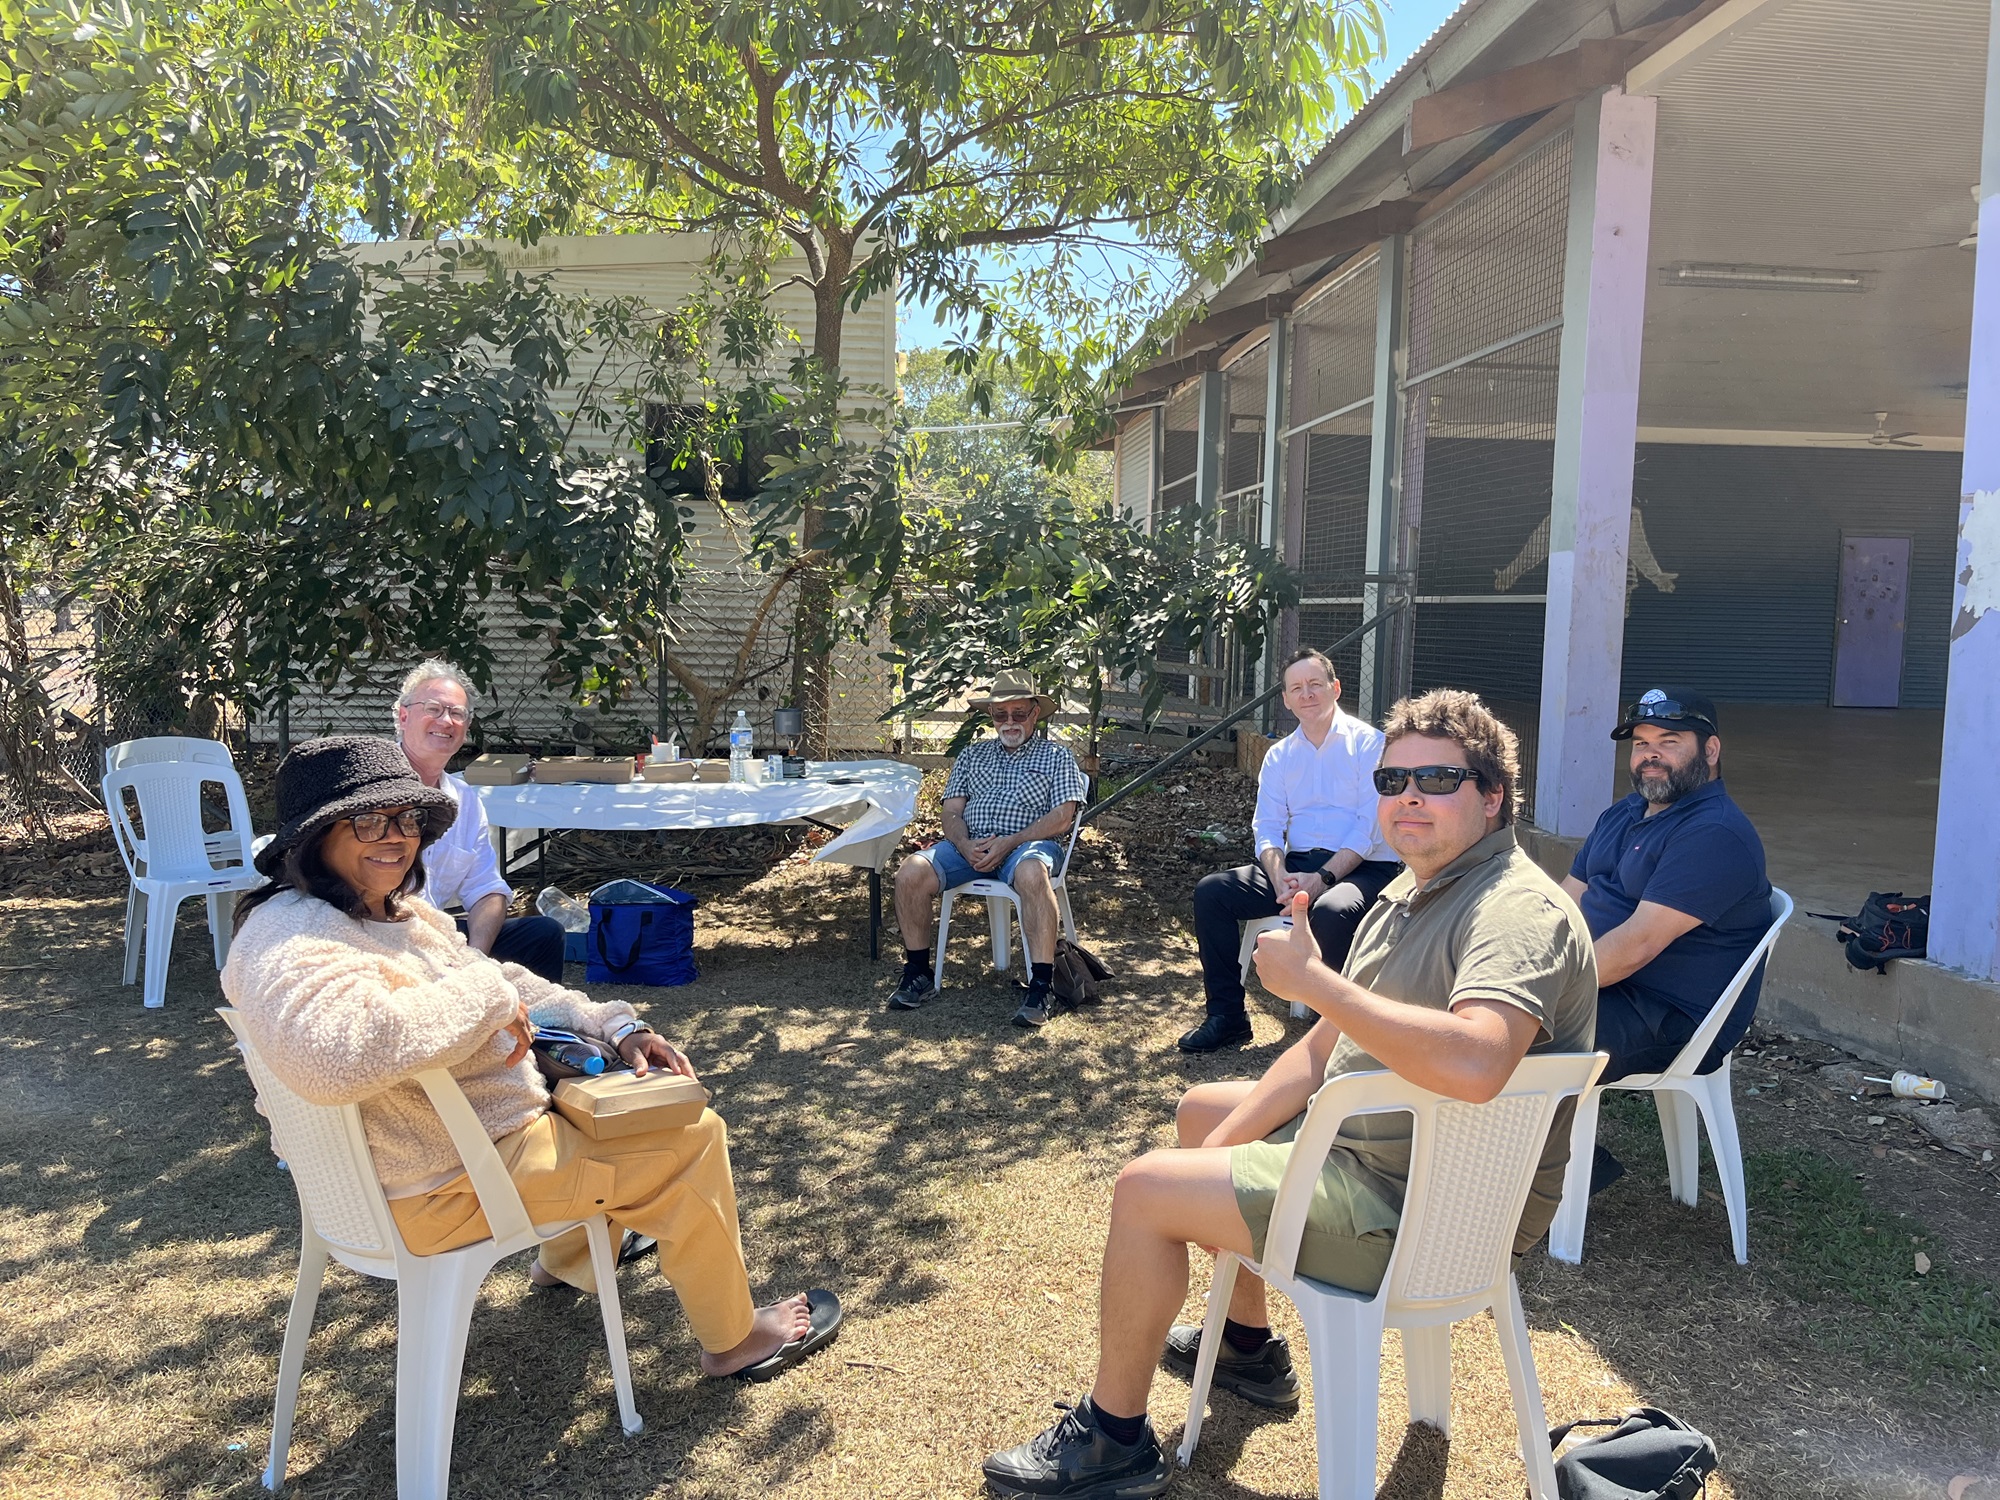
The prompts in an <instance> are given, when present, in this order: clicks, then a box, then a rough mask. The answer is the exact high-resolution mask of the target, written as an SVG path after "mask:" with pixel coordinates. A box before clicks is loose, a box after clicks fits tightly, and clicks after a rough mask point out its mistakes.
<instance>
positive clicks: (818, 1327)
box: [734, 1286, 846, 1382]
mask: <svg viewBox="0 0 2000 1500" xmlns="http://www.w3.org/2000/svg"><path fill="white" fill-rule="evenodd" d="M806 1305H807V1307H808V1308H810V1310H811V1311H810V1317H811V1320H812V1321H811V1325H810V1326H809V1327H808V1328H807V1329H806V1331H805V1334H804V1336H803V1337H800V1338H795V1339H793V1340H792V1341H791V1342H790V1343H789V1344H787V1345H785V1346H784V1348H782V1349H780V1350H779V1351H778V1352H777V1353H776V1354H773V1355H771V1356H770V1357H769V1358H768V1359H760V1360H758V1361H757V1363H756V1364H754V1365H745V1366H744V1367H743V1368H742V1369H740V1370H737V1371H735V1372H734V1374H735V1378H736V1379H738V1380H750V1381H758V1382H762V1381H766V1380H775V1379H777V1378H778V1377H779V1376H780V1375H782V1374H784V1373H785V1371H787V1370H789V1369H790V1368H791V1367H792V1366H793V1365H795V1364H797V1363H798V1362H799V1361H800V1360H802V1359H804V1358H805V1357H806V1356H807V1355H808V1354H812V1353H814V1352H815V1351H817V1350H820V1349H824V1348H825V1347H826V1346H827V1345H828V1344H830V1343H832V1342H833V1341H834V1340H835V1339H836V1338H838V1337H839V1336H840V1323H841V1319H842V1318H844V1317H845V1316H846V1314H845V1312H843V1311H842V1309H841V1306H840V1299H839V1298H838V1297H836V1296H834V1295H833V1293H832V1292H829V1291H827V1290H826V1289H825V1288H824V1287H817V1286H816V1287H814V1288H813V1289H812V1290H811V1291H809V1292H807V1293H806Z"/></svg>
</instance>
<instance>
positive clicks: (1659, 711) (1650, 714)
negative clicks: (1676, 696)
mask: <svg viewBox="0 0 2000 1500" xmlns="http://www.w3.org/2000/svg"><path fill="white" fill-rule="evenodd" d="M1658 719H1684V720H1685V719H1691V720H1693V721H1694V722H1695V723H1697V724H1706V725H1707V726H1708V727H1709V730H1710V732H1711V733H1713V732H1715V720H1713V719H1711V718H1710V717H1709V716H1708V715H1707V714H1705V713H1703V712H1702V711H1701V710H1700V709H1698V708H1689V707H1688V706H1687V705H1686V704H1685V703H1677V702H1675V701H1674V700H1673V699H1672V698H1655V699H1654V700H1653V701H1652V702H1651V703H1634V704H1633V705H1632V706H1631V707H1630V708H1628V709H1626V710H1625V716H1624V718H1623V719H1621V720H1620V721H1619V722H1621V723H1624V724H1644V723H1647V722H1649V721H1652V720H1658Z"/></svg>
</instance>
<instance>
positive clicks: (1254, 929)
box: [1236, 917, 1312, 1020]
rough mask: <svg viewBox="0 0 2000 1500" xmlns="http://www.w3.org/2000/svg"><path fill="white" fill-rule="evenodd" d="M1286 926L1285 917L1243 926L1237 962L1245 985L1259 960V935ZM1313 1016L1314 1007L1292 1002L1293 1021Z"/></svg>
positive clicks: (1301, 1001) (1258, 918)
mask: <svg viewBox="0 0 2000 1500" xmlns="http://www.w3.org/2000/svg"><path fill="white" fill-rule="evenodd" d="M1284 925H1285V919H1284V918H1283V917H1257V918H1255V919H1253V920H1251V921H1248V922H1245V923H1244V924H1243V946H1242V947H1241V948H1239V949H1237V950H1236V961H1237V962H1238V963H1240V964H1242V965H1243V980H1242V982H1243V983H1244V984H1248V983H1249V982H1250V965H1251V964H1253V963H1254V962H1256V959H1257V935H1258V934H1259V933H1262V932H1270V931H1272V930H1273V929H1275V928H1279V927H1283V926H1284ZM1311 1014H1312V1007H1311V1006H1309V1005H1307V1004H1306V1003H1305V1002H1304V1001H1303V1000H1294V1001H1293V1002H1292V1016H1293V1019H1295V1020H1300V1019H1303V1018H1305V1017H1306V1016H1309V1015H1311Z"/></svg>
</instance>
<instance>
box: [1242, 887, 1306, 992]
mask: <svg viewBox="0 0 2000 1500" xmlns="http://www.w3.org/2000/svg"><path fill="white" fill-rule="evenodd" d="M1311 912H1312V898H1311V897H1310V896H1308V895H1307V894H1306V893H1305V892H1304V891H1298V892H1296V893H1294V894H1293V896H1292V899H1291V918H1292V925H1291V927H1290V928H1289V929H1284V928H1274V929H1272V930H1271V931H1269V932H1264V933H1260V934H1258V937H1257V977H1258V978H1259V979H1261V980H1262V981H1263V982H1264V988H1265V989H1267V990H1269V991H1270V992H1271V993H1272V994H1274V995H1276V996H1277V997H1278V998H1279V999H1280V1000H1298V1001H1303V1002H1305V1003H1307V1004H1310V1003H1311V1001H1310V999H1309V998H1308V995H1307V990H1308V989H1309V988H1310V985H1311V980H1310V977H1309V976H1310V973H1311V970H1312V968H1313V966H1314V965H1315V964H1317V963H1318V962H1319V943H1318V942H1317V941H1316V940H1315V939H1314V937H1313V931H1312V923H1311V921H1310V920H1309V917H1310V914H1311Z"/></svg>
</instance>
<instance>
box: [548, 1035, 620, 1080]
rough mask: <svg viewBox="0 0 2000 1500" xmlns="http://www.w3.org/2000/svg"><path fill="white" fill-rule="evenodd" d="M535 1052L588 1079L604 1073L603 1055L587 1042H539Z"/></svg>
mask: <svg viewBox="0 0 2000 1500" xmlns="http://www.w3.org/2000/svg"><path fill="white" fill-rule="evenodd" d="M535 1050H536V1051H537V1052H542V1053H546V1054H547V1055H548V1057H549V1059H550V1061H552V1062H554V1063H557V1064H558V1065H560V1066H562V1067H565V1068H569V1069H572V1070H573V1071H575V1072H578V1073H581V1074H583V1076H584V1077H586V1078H595V1077H596V1076H597V1075H598V1074H599V1073H602V1072H603V1071H604V1057H603V1055H602V1054H601V1053H599V1052H598V1050H597V1049H596V1048H595V1047H592V1046H591V1045H589V1044H588V1043H587V1042H538V1043H536V1044H535Z"/></svg>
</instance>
